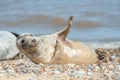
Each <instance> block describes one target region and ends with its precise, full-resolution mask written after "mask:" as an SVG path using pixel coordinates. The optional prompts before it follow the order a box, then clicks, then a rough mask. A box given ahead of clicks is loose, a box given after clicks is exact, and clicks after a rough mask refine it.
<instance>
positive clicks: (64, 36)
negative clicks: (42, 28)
mask: <svg viewBox="0 0 120 80" xmlns="http://www.w3.org/2000/svg"><path fill="white" fill-rule="evenodd" d="M72 20H73V16H70V17H69V19H68V26H67V27H65V29H63V30H62V31H60V32H57V35H58V37H59V38H61V39H62V40H65V38H66V36H67V35H68V32H69V31H70V28H71V26H72Z"/></svg>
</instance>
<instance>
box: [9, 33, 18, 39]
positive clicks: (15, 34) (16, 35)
mask: <svg viewBox="0 0 120 80" xmlns="http://www.w3.org/2000/svg"><path fill="white" fill-rule="evenodd" d="M11 33H12V34H13V35H14V36H15V37H16V38H17V37H18V36H19V34H17V33H14V32H11Z"/></svg>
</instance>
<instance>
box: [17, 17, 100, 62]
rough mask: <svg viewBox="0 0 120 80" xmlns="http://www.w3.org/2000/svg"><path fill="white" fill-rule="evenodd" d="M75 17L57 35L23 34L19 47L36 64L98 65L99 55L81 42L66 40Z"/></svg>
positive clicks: (18, 40) (18, 42)
mask: <svg viewBox="0 0 120 80" xmlns="http://www.w3.org/2000/svg"><path fill="white" fill-rule="evenodd" d="M72 19H73V16H71V17H70V18H69V20H68V26H67V27H66V28H65V29H64V30H62V31H59V32H57V33H54V34H51V35H44V36H33V35H31V34H22V35H20V36H19V37H18V38H17V41H16V43H17V47H18V49H19V50H20V51H21V52H23V53H24V54H25V55H26V56H27V57H28V58H30V59H31V60H32V61H33V62H34V63H58V64H59V63H60V64H65V63H75V64H92V63H96V62H97V60H98V58H97V54H96V53H95V52H94V51H92V50H91V49H89V48H88V47H87V46H85V45H83V44H82V43H80V42H74V41H71V40H69V39H66V36H67V34H68V32H69V31H70V28H71V25H72Z"/></svg>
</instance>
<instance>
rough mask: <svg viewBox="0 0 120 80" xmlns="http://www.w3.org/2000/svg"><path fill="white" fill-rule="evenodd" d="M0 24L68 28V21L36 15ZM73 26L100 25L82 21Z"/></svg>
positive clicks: (3, 21) (75, 22) (0, 22)
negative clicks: (43, 25)
mask: <svg viewBox="0 0 120 80" xmlns="http://www.w3.org/2000/svg"><path fill="white" fill-rule="evenodd" d="M0 24H4V25H7V26H10V27H16V26H20V25H26V24H28V25H30V24H34V25H35V24H45V25H48V26H62V27H64V26H66V25H67V19H63V18H61V17H53V16H46V15H35V16H28V17H27V18H26V17H25V18H23V19H22V20H19V19H18V20H11V21H10V20H2V21H0ZM73 25H74V26H75V27H78V28H80V27H85V28H86V27H96V26H100V23H98V22H94V21H89V20H80V21H74V22H73Z"/></svg>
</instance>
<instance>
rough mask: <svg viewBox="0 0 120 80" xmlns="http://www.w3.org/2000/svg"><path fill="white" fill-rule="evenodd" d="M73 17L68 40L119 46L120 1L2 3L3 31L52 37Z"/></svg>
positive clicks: (0, 24)
mask: <svg viewBox="0 0 120 80" xmlns="http://www.w3.org/2000/svg"><path fill="white" fill-rule="evenodd" d="M71 15H73V16H74V21H73V26H72V29H71V31H70V34H69V35H68V38H70V39H73V40H79V41H82V42H85V43H86V44H88V45H90V46H92V47H97V46H98V44H101V45H99V47H119V46H120V0H0V30H2V31H11V32H16V33H19V34H21V33H32V34H35V35H44V34H52V33H54V32H56V31H59V30H61V29H63V28H64V27H65V26H66V25H67V19H68V18H69V16H71Z"/></svg>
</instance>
